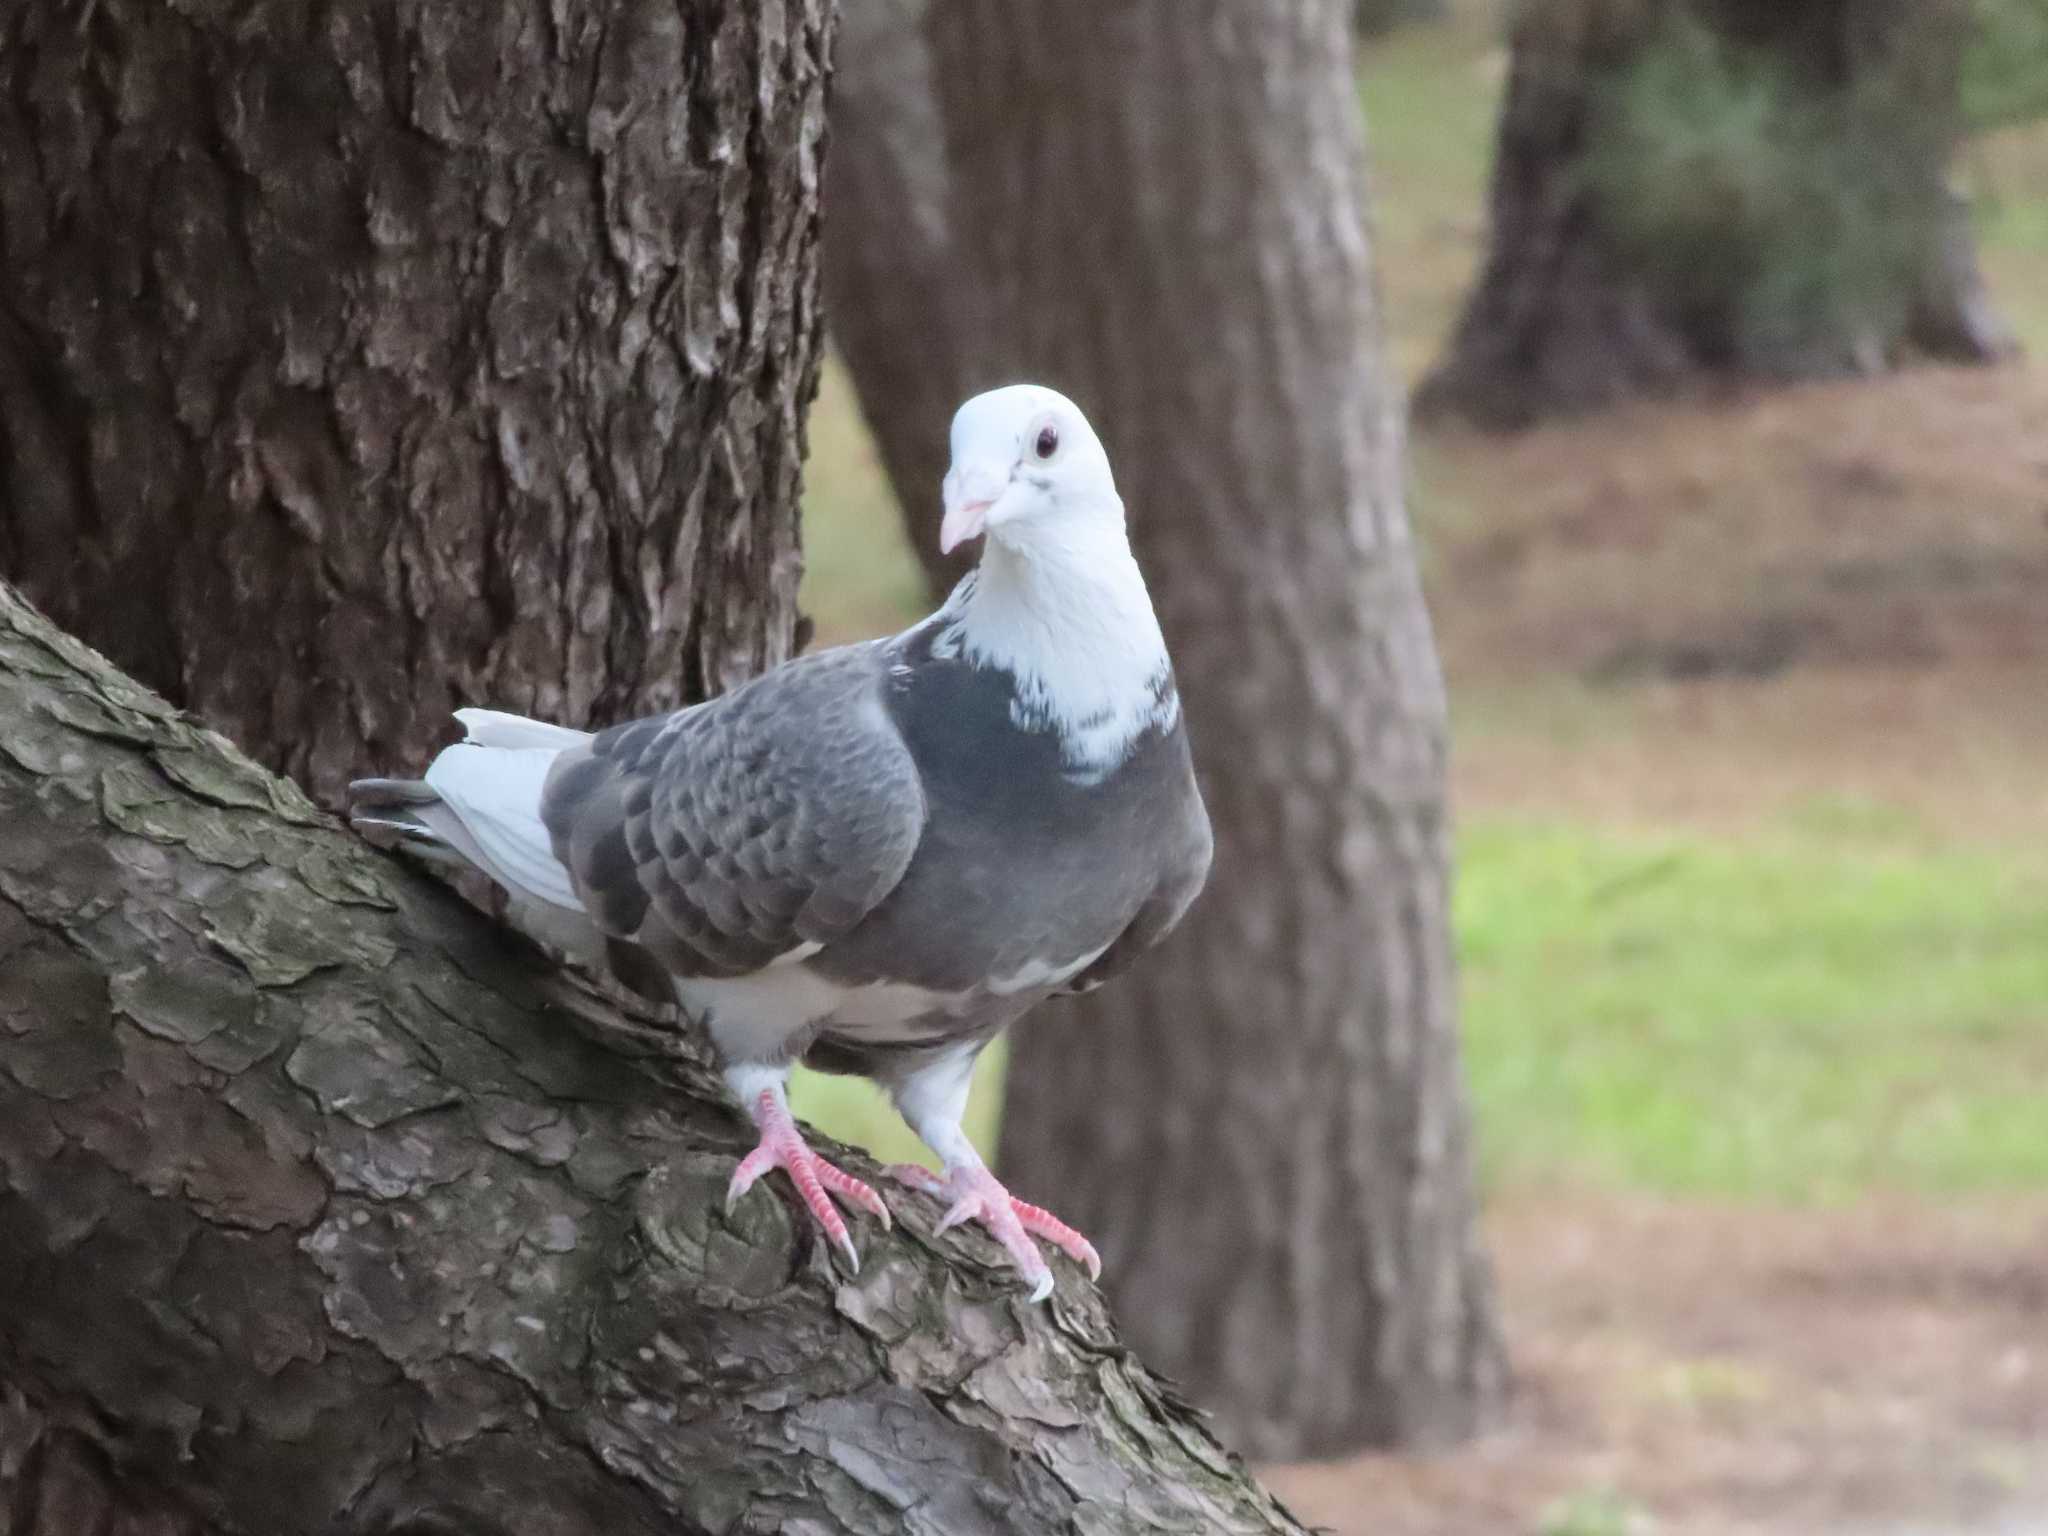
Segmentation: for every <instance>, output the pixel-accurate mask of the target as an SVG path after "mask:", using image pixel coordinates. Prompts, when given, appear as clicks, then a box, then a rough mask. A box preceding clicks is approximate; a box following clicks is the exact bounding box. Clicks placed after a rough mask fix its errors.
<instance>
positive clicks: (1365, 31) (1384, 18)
mask: <svg viewBox="0 0 2048 1536" xmlns="http://www.w3.org/2000/svg"><path fill="white" fill-rule="evenodd" d="M1450 14H1451V0H1356V3H1355V4H1354V5H1353V7H1352V12H1351V15H1352V24H1353V25H1354V26H1356V27H1357V28H1358V35H1359V36H1360V37H1384V36H1386V35H1387V33H1389V32H1391V31H1393V30H1394V29H1395V28H1396V27H1402V26H1406V25H1408V24H1409V23H1410V22H1416V21H1442V20H1444V19H1445V18H1447V17H1448V16H1449V15H1450Z"/></svg>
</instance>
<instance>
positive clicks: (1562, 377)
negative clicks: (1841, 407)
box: [1416, 0, 2016, 427]
mask: <svg viewBox="0 0 2048 1536" xmlns="http://www.w3.org/2000/svg"><path fill="white" fill-rule="evenodd" d="M1688 17H1689V18H1690V19H1692V20H1694V21H1697V22H1700V23H1703V24H1704V25H1706V26H1708V27H1709V28H1711V29H1712V30H1714V31H1715V32H1716V33H1717V34H1719V35H1721V36H1724V37H1726V38H1729V39H1731V40H1733V41H1734V42H1736V43H1737V44H1739V45H1740V46H1741V47H1743V48H1745V49H1749V50H1753V51H1755V52H1757V53H1758V54H1759V55H1760V56H1762V57H1765V58H1769V59H1771V60H1773V61H1775V62H1776V63H1778V64H1779V65H1781V66H1782V67H1783V68H1784V69H1785V70H1786V71H1787V72H1788V75H1789V76H1790V77H1791V78H1793V79H1795V80H1797V81H1798V82H1799V83H1800V88H1801V89H1802V90H1803V91H1806V92H1808V93H1810V95H1811V96H1812V97H1813V99H1814V100H1815V101H1817V102H1822V103H1827V102H1831V101H1843V100H1846V99H1847V98H1848V96H1849V95H1850V93H1852V92H1855V91H1859V90H1866V89H1868V88H1870V87H1871V86H1873V84H1874V85H1876V86H1877V87H1878V88H1880V89H1882V90H1885V91H1888V92H1890V93H1891V94H1892V96H1893V97H1894V98H1895V100H1894V105H1895V107H1896V108H1897V110H1895V111H1893V112H1892V113H1890V114H1889V115H1888V116H1887V118H1886V119H1885V123H1884V127H1885V131H1886V132H1887V133H1890V134H1892V135H1893V137H1892V140H1891V142H1889V143H1887V144H1886V145H1885V146H1884V149H1883V152H1882V153H1873V154H1870V155H1869V156H1868V157H1867V158H1868V164H1869V167H1870V169H1871V173H1872V174H1873V175H1877V176H1882V177H1883V178H1884V179H1885V180H1886V182H1887V186H1886V187H1885V188H1884V190H1883V195H1884V196H1885V197H1886V198H1888V199H1889V200H1890V201H1892V202H1893V203H1894V204H1895V205H1896V207H1897V209H1898V210H1899V213H1898V218H1897V219H1896V220H1895V221H1893V224H1894V229H1893V233H1894V234H1898V233H1899V231H1901V230H1904V229H1907V228H1908V227H1910V228H1911V229H1912V230H1913V231H1914V232H1915V234H1914V239H1913V245H1914V249H1913V252H1912V254H1911V255H1910V256H1909V257H1907V258H1905V259H1902V260H1901V261H1900V262H1899V263H1898V269H1897V272H1896V274H1895V276H1894V277H1893V278H1892V279H1891V287H1892V289H1893V290H1894V291H1892V292H1890V293H1887V294H1883V295H1880V296H1879V297H1878V300H1877V301H1876V302H1875V303H1874V304H1872V305H1869V306H1865V307H1864V308H1863V310H1861V311H1859V312H1851V311H1845V313H1844V317H1843V319H1842V323H1840V324H1839V325H1837V326H1833V327H1831V328H1830V327H1826V326H1822V327H1818V328H1816V330H1815V331H1814V333H1813V334H1808V335H1805V336H1802V337H1801V338H1800V339H1799V343H1798V345H1797V346H1796V348H1793V349H1790V350H1788V349H1786V348H1785V347H1783V346H1780V345H1776V344H1771V345H1758V344H1756V343H1755V342H1754V341H1753V339H1751V338H1747V337H1745V336H1744V335H1743V334H1742V332H1741V329H1740V327H1739V326H1738V325H1737V324H1736V323H1735V320H1734V317H1733V308H1734V305H1733V303H1732V300H1734V299H1735V298H1737V297H1739V295H1737V294H1736V293H1734V292H1733V291H1732V290H1731V291H1730V292H1729V293H1727V294H1725V295H1721V296H1719V297H1720V300H1721V301H1720V302H1716V303H1714V304H1710V305H1705V306H1702V305H1701V304H1699V302H1698V295H1697V293H1696V292H1692V291H1690V290H1689V289H1688V288H1687V287H1686V286H1685V285H1682V284H1680V283H1678V282H1677V281H1675V280H1674V278H1673V276H1672V271H1671V268H1672V266H1673V265H1674V264H1675V265H1680V266H1682V265H1683V264H1684V263H1683V260H1682V255H1681V257H1680V258H1679V259H1678V260H1677V261H1676V262H1675V263H1674V261H1673V259H1672V258H1671V256H1670V254H1669V253H1666V254H1665V255H1662V256H1653V255H1646V254H1645V253H1644V252H1643V251H1641V250H1640V249H1636V248H1633V247H1632V246H1631V243H1630V241H1629V240H1627V239H1626V238H1625V237H1624V236H1623V235H1622V234H1621V233H1620V230H1619V227H1618V219H1617V210H1616V209H1615V208H1614V207H1613V206H1612V205H1611V201H1610V200H1608V199H1607V198H1604V197H1603V195H1602V190H1601V187H1600V185H1599V181H1598V178H1597V177H1593V176H1589V175H1588V174H1587V164H1588V156H1589V154H1590V153H1592V152H1593V150H1594V148H1595V146H1596V145H1598V144H1599V143H1600V142H1601V141H1602V135H1603V134H1604V133H1605V132H1606V131H1607V128H1608V125H1609V123H1610V122H1611V118H1610V117H1608V116H1606V115H1605V114H1608V113H1609V112H1610V111H1611V102H1612V99H1613V90H1614V87H1615V85H1616V83H1617V82H1618V81H1619V80H1620V79H1622V77H1623V76H1624V75H1625V74H1626V72H1627V71H1628V70H1629V69H1630V68H1631V67H1633V66H1634V65H1635V63H1636V62H1637V61H1638V60H1639V59H1640V58H1641V57H1642V55H1643V52H1644V50H1645V49H1646V48H1648V47H1650V46H1653V45H1655V44H1656V42H1657V40H1658V39H1659V38H1660V37H1663V36H1667V35H1668V34H1667V33H1666V32H1665V30H1664V29H1665V28H1667V27H1668V25H1669V24H1671V23H1672V22H1673V20H1674V19H1676V18H1688ZM1968 23H1969V17H1968V7H1967V4H1966V3H1965V0H1935V3H1933V4H1923V3H1920V0H1798V3H1792V4H1787V3H1783V0H1540V3H1535V4H1530V5H1525V6H1522V7H1519V8H1518V10H1517V12H1516V20H1515V24H1514V29H1513V36H1512V43H1511V66H1510V71H1509V78H1508V87H1507V93H1506V97H1505V99H1504V101H1503V104H1502V108H1501V117H1500V125H1499V131H1498V135H1497V139H1496V145H1495V157H1494V167H1493V176H1492V187H1491V193H1490V230H1491V232H1490V236H1489V241H1490V243H1489V249H1488V254H1487V260H1486V263H1485V265H1484V267H1483V269H1482V271H1481V273H1480V276H1479V279H1478V281H1477V283H1476V284H1475V286H1474V288H1473V291H1472V293H1471V295H1470V296H1469V298H1468V299H1467V301H1466V306H1465V312H1464V315H1463V317H1462V319H1461V321H1460V323H1459V326H1458V329H1457V333H1456V335H1455V336H1454V337H1453V339H1452V342H1451V344H1450V347H1449V348H1448V350H1447V352H1446V354H1445V356H1444V358H1443V360H1442V361H1441V362H1440V363H1439V364H1438V366H1437V368H1436V369H1435V370H1434V372H1433V373H1432V374H1431V376H1430V377H1429V378H1428V379H1427V380H1426V381H1425V382H1424V384H1423V385H1422V387H1421V388H1420V390H1419V391H1418V392H1417V396H1416V410H1417V412H1418V413H1419V414H1422V415H1434V414H1456V415H1461V416H1464V417H1467V418H1469V419H1471V420H1474V421H1476V422H1479V423H1481V424H1482V425H1488V426H1496V427H1518V426H1523V425H1526V424H1528V423H1531V422H1533V421H1535V420H1537V419H1539V418H1541V417H1544V416H1551V415H1565V414H1571V413H1574V412H1580V411H1585V410H1589V409H1595V408H1598V407H1601V406H1605V405H1609V404H1613V403H1616V402H1618V401H1621V400H1625V399H1629V398H1633V397H1637V396H1642V395H1659V394H1668V393H1671V392H1673V391H1674V390H1677V389H1679V388H1682V387H1685V386H1686V385H1688V384H1690V383H1692V382H1694V381H1699V380H1702V379H1705V378H1721V379H1728V378H1763V379H1784V378H1793V377H1814V376H1822V375H1827V374H1839V373H1851V372H1867V371H1870V370H1872V369H1876V368H1882V367H1886V366H1890V365H1893V364H1895V363H1897V362H1899V361H1902V360H1903V359H1904V358H1906V357H1907V356H1909V355H1911V354H1912V353H1913V352H1915V351H1917V352H1919V353H1922V354H1926V355H1930V356H1933V357H1938V358H1945V359H1950V360H1955V361H1963V362H1991V361H1996V360H1999V359H2002V358H2005V357H2008V356H2010V355H2011V354H2012V353H2013V351H2014V350H2015V348H2016V343H2015V341H2014V338H2013V335H2012V332H2011V330H2010V329H2009V327H2008V326H2007V325H2006V324H2005V322H2004V321H2003V320H2002V318H2001V317H2000V316H1999V315H1998V313H1997V311H1996V309H1995V308H1994V307H1993V305H1992V303H1991V300H1990V297H1989V295H1988V293H1987V292H1986V290H1985V286H1984V281H1983V277H1982V275H1981V273H1980V271H1979V269H1978V264H1977V258H1976V250H1975V243H1974V237H1973V235H1972V233H1971V230H1970V226H1969V221H1968V216H1967V209H1966V208H1965V207H1964V206H1963V203H1962V200H1961V198H1960V196H1959V195H1958V194H1957V193H1956V192H1955V191H1954V189H1953V188H1952V187H1951V186H1950V185H1949V183H1948V181H1947V176H1948V167H1949V161H1950V158H1951V156H1952V154H1953V152H1954V150H1955V147H1956V145H1957V143H1958V141H1959V137H1960V133H1961V128H1962V124H1961V117H1960V102H1959V70H1960V64H1961V52H1962V46H1963V41H1964V37H1965V31H1966V28H1967V26H1968ZM1819 238H1822V237H1820V236H1816V239H1819ZM1721 266H1722V269H1723V270H1724V271H1732V270H1734V268H1735V266H1736V264H1735V263H1723V264H1721Z"/></svg>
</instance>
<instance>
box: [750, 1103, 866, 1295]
mask: <svg viewBox="0 0 2048 1536" xmlns="http://www.w3.org/2000/svg"><path fill="white" fill-rule="evenodd" d="M788 1081H789V1068H787V1067H766V1066H761V1065H759V1064H758V1063H744V1064H741V1065H739V1066H734V1067H729V1068H727V1069H726V1074H725V1083H726V1087H727V1088H728V1089H730V1090H731V1092H732V1095H733V1097H734V1098H736V1099H738V1100H739V1101H740V1104H741V1106H742V1107H743V1108H744V1109H745V1110H746V1112H747V1113H748V1115H750V1116H751V1117H752V1118H753V1121H754V1124H755V1126H756V1127H757V1128H759V1130H760V1132H761V1141H760V1144H759V1145H758V1146H756V1147H755V1148H754V1150H753V1151H751V1152H749V1153H748V1154H747V1155H746V1156H745V1157H743V1158H741V1159H740V1165H739V1167H737V1168H735V1169H734V1170H733V1173H732V1183H730V1184H729V1185H727V1186H726V1190H725V1208H726V1209H727V1210H728V1211H729V1210H731V1209H732V1207H733V1203H734V1202H735V1201H737V1200H738V1199H739V1197H740V1196H741V1195H744V1194H745V1193H746V1192H747V1191H748V1190H750V1189H752V1188H753V1187H754V1182H755V1180H757V1179H759V1178H760V1177H761V1175H762V1174H764V1173H766V1172H767V1171H768V1170H769V1169H770V1168H780V1169H782V1170H783V1171H784V1172H785V1173H787V1174H788V1175H789V1177H790V1182H791V1183H793V1184H795V1185H796V1192H797V1194H798V1196H799V1197H800V1198H801V1199H802V1200H803V1203H804V1206H805V1207H806V1209H808V1210H809V1211H810V1213H811V1215H812V1217H813V1218H814V1219H815V1220H816V1221H817V1223H818V1225H819V1226H821V1227H823V1228H824V1229H825V1236H826V1237H827V1238H829V1239H830V1240H831V1242H832V1244H833V1246H834V1247H836V1248H838V1250H839V1251H840V1252H841V1253H843V1254H845V1255H846V1262H847V1263H848V1264H849V1265H850V1266H851V1267H852V1269H853V1272H854V1273H855V1274H859V1273H860V1255H859V1254H858V1253H856V1252H854V1248H853V1238H852V1237H851V1236H850V1235H849V1234H848V1233H847V1230H846V1219H845V1218H844V1217H843V1216H841V1215H840V1214H839V1208H838V1207H837V1206H835V1205H834V1204H833V1203H832V1198H831V1197H832V1196H833V1195H837V1196H838V1197H839V1198H840V1199H841V1200H844V1201H845V1202H846V1203H847V1204H848V1205H857V1206H859V1207H860V1208H861V1209H862V1210H864V1211H866V1212H868V1213H869V1214H870V1215H871V1216H873V1217H875V1219H876V1220H878V1221H880V1222H881V1224H882V1225H883V1226H884V1227H887V1226H888V1225H889V1207H888V1206H886V1205H884V1204H882V1197H881V1196H880V1195H878V1194H876V1193H875V1192H874V1190H873V1189H872V1188H870V1187H869V1186H868V1185H867V1184H864V1183H863V1182H861V1181H860V1180H859V1179H856V1178H855V1177H854V1176H853V1175H852V1174H850V1173H847V1172H845V1171H843V1170H841V1169H839V1168H835V1167H833V1166H832V1164H830V1163H828V1162H826V1161H825V1159H823V1158H822V1157H820V1156H818V1154H817V1153H815V1152H813V1151H812V1150H811V1149H810V1146H809V1145H808V1144H807V1143H806V1142H805V1141H804V1138H803V1133H802V1132H801V1131H799V1130H798V1129H797V1125H796V1116H794V1115H792V1114H791V1113H790V1112H789V1095H788V1092H787V1089H786V1087H785V1084H787V1082H788Z"/></svg>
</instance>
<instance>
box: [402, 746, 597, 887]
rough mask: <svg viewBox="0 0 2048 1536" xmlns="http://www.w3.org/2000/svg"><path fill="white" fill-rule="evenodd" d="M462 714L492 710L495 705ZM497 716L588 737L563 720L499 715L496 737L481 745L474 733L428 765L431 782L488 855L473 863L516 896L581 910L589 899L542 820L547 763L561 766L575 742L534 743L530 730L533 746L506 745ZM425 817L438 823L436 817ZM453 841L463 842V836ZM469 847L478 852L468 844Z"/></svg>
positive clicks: (429, 782) (468, 851)
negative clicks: (559, 722) (559, 760)
mask: <svg viewBox="0 0 2048 1536" xmlns="http://www.w3.org/2000/svg"><path fill="white" fill-rule="evenodd" d="M462 713H463V714H464V715H487V716H488V715H490V714H491V712H490V711H488V710H464V711H463V712H462ZM498 721H512V722H515V723H516V724H517V725H518V726H520V727H528V726H530V727H532V728H533V730H534V731H554V732H559V734H560V735H561V736H566V737H571V738H573V741H574V742H581V741H583V740H585V739H587V738H585V737H584V736H583V735H582V734H581V733H580V732H576V731H564V730H562V729H561V727H559V726H549V725H542V724H541V723H540V722H539V721H536V720H520V719H519V718H518V716H516V715H497V716H494V717H493V718H492V720H491V722H490V724H489V725H488V726H487V729H488V730H489V732H490V733H491V737H492V744H490V745H480V744H478V741H477V739H476V737H475V736H474V735H473V737H472V740H471V741H469V742H465V743H463V744H461V745H459V746H453V747H449V748H447V749H446V750H445V751H443V752H442V753H441V755H440V756H439V757H437V758H435V759H434V761H433V764H432V766H431V767H429V768H428V769H427V779H426V782H427V785H428V787H429V788H431V789H432V790H433V791H434V793H435V794H437V795H439V796H440V797H441V801H442V804H443V805H445V806H446V807H447V809H448V810H449V811H451V812H453V813H454V815H455V817H456V819H457V820H459V821H460V822H461V824H462V830H463V831H464V832H466V833H468V834H469V839H470V840H471V842H472V843H473V844H474V848H475V852H476V853H477V854H480V855H481V856H482V857H481V858H474V859H473V862H475V863H476V864H477V865H478V866H479V867H480V868H481V869H483V871H484V872H485V873H486V874H488V875H489V876H490V877H491V878H492V879H494V880H496V881H497V882H498V883H499V884H500V885H502V886H504V887H506V888H507V889H508V890H510V891H511V892H512V893H513V894H514V895H515V896H525V897H529V898H531V899H533V900H537V901H544V902H547V903H549V904H550V905H552V906H557V907H567V908H569V909H570V910H571V911H575V912H581V911H582V910H583V903H582V902H581V901H580V900H578V899H577V896H576V888H575V886H574V885H573V884H572V883H571V881H570V879H569V871H568V870H567V869H565V868H564V867H563V866H562V863H561V861H560V860H559V859H557V858H556V857H555V850H554V842H553V840H552V839H551V838H550V837H549V836H548V829H547V827H546V826H545V825H544V824H543V823H542V821H541V819H540V797H541V791H542V789H543V788H545V786H546V784H547V778H548V769H549V768H551V767H553V766H554V762H555V758H556V757H557V756H559V755H560V754H561V751H562V749H563V748H564V747H565V746H568V745H572V744H573V743H572V742H565V741H560V740H557V741H554V742H553V743H551V744H550V745H547V746H539V745H534V744H532V742H531V737H530V736H529V737H528V738H527V744H526V745H521V746H500V745H497V744H496V743H497V741H498V740H501V739H502V738H500V737H498V736H497V729H498V727H497V723H496V722H498ZM463 724H464V725H466V726H470V728H471V730H472V732H473V733H474V732H475V726H474V724H473V723H472V722H471V721H469V720H467V719H465V720H464V721H463ZM508 734H518V733H516V732H513V733H508ZM430 809H438V807H435V808H430ZM423 819H425V820H427V821H428V822H429V824H432V821H433V818H432V817H431V816H428V817H425V818H423ZM436 830H437V831H439V830H441V829H439V828H436ZM443 835H444V836H446V833H445V832H444V833H443ZM449 841H450V842H451V843H455V845H456V846H457V847H461V844H460V842H458V841H457V840H456V839H454V838H449ZM462 851H463V852H464V853H465V854H468V853H470V852H471V850H470V849H468V848H463V849H462Z"/></svg>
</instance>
